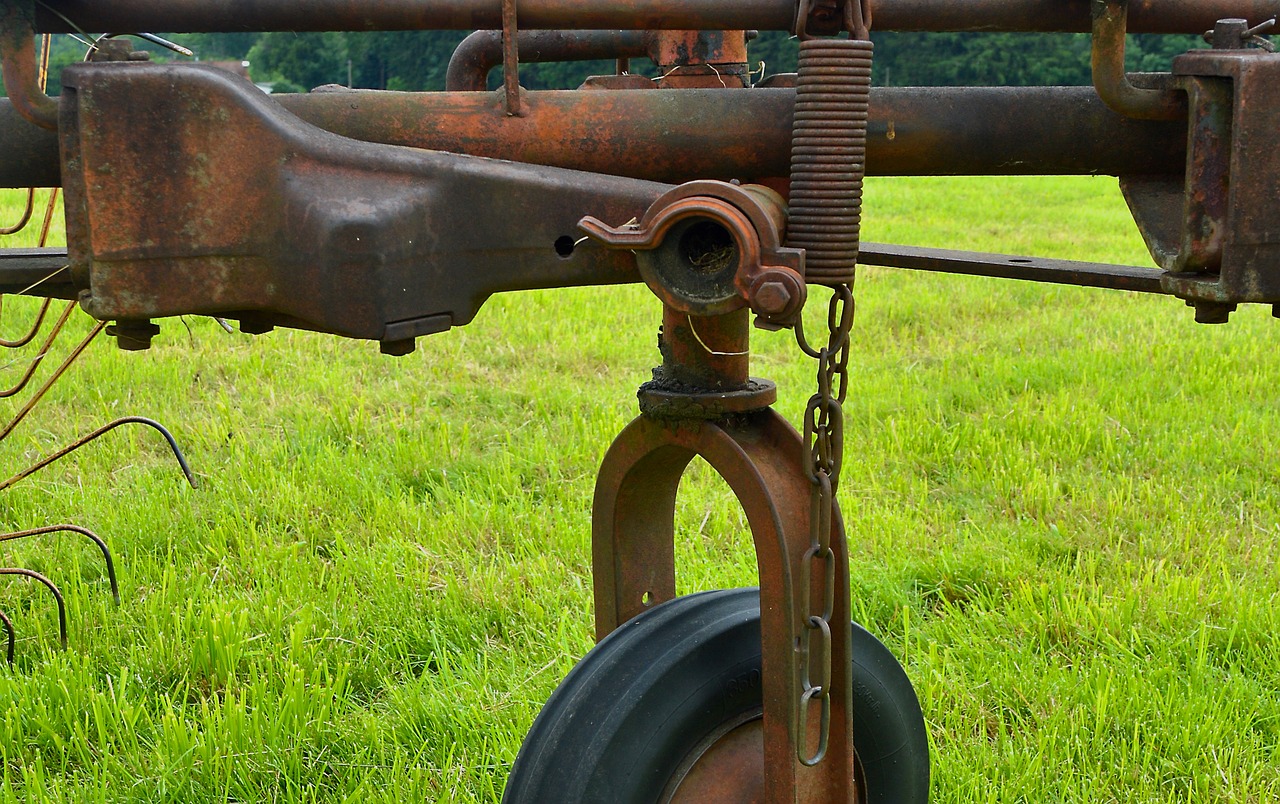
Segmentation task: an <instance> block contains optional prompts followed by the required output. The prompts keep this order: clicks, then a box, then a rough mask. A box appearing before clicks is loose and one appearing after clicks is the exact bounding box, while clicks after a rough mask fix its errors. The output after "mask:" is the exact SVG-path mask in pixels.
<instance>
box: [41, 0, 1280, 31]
mask: <svg viewBox="0 0 1280 804" xmlns="http://www.w3.org/2000/svg"><path fill="white" fill-rule="evenodd" d="M1089 2H1090V0H965V2H957V0H876V2H875V28H876V30H878V31H1043V32H1050V31H1072V32H1079V33H1084V32H1088V31H1089V30H1090V17H1089ZM795 10H796V6H795V2H794V0H734V2H733V3H726V2H724V0H631V1H630V2H626V3H616V2H612V3H610V2H600V0H523V2H521V4H520V27H521V28H525V29H529V30H534V29H560V28H578V29H582V30H588V29H590V30H613V29H620V28H629V29H633V30H649V29H701V30H726V29H738V28H740V29H743V30H750V29H753V28H754V29H759V30H767V31H787V30H790V29H791V26H792V23H793V22H794V17H795ZM1277 14H1280V0H1138V2H1135V3H1134V4H1133V7H1132V9H1131V11H1130V18H1129V30H1130V31H1131V32H1132V33H1183V34H1196V33H1203V32H1204V31H1207V30H1209V29H1210V28H1212V27H1213V23H1214V22H1215V21H1217V20H1219V19H1222V18H1225V17H1243V18H1246V19H1250V20H1262V19H1268V18H1270V17H1273V16H1276V15H1277ZM69 21H71V22H74V23H75V24H76V25H78V26H80V28H82V29H83V30H86V31H121V30H128V31H175V32H187V33H194V32H200V31H212V32H217V31H332V30H351V31H365V30H370V31H371V30H427V29H444V30H474V29H477V28H487V29H497V28H500V27H501V25H502V21H501V15H500V9H499V4H498V3H495V2H493V1H492V0H381V2H378V3H354V2H351V0H306V1H305V2H300V1H299V0H242V1H241V2H236V3H210V2H208V0H167V1H166V2H164V3H157V2H154V0H43V2H42V3H41V4H40V8H39V9H38V11H37V17H36V25H37V29H38V30H39V31H40V32H42V33H72V32H74V30H73V28H72V26H71V24H70V22H69Z"/></svg>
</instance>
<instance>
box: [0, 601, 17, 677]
mask: <svg viewBox="0 0 1280 804" xmlns="http://www.w3.org/2000/svg"><path fill="white" fill-rule="evenodd" d="M0 623H4V630H5V633H7V634H8V635H9V650H8V653H7V654H6V655H7V656H8V659H9V666H10V667H13V643H14V642H16V641H17V636H18V635H17V633H15V632H14V630H13V622H12V621H11V620H10V619H9V615H7V614H5V613H4V612H3V611H0Z"/></svg>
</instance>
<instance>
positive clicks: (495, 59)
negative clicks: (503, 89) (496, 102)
mask: <svg viewBox="0 0 1280 804" xmlns="http://www.w3.org/2000/svg"><path fill="white" fill-rule="evenodd" d="M650 38H651V35H650V34H649V33H648V32H647V31H520V33H519V35H518V36H517V37H516V44H517V47H518V49H519V53H520V61H521V62H524V63H526V64H538V63H541V62H557V61H591V60H594V59H618V58H623V59H627V58H639V57H640V56H643V55H645V53H646V52H647V48H648V43H649V40H650ZM499 64H502V33H501V32H500V31H476V32H475V33H473V34H471V35H470V36H468V37H467V38H466V39H463V40H462V42H460V43H459V44H458V47H457V49H455V50H454V51H453V56H451V57H450V58H449V69H448V71H447V72H446V73H445V77H444V87H445V89H446V90H448V91H451V92H482V91H484V90H485V89H488V77H489V73H490V71H492V70H493V68H495V67H497V66H498V65H499Z"/></svg>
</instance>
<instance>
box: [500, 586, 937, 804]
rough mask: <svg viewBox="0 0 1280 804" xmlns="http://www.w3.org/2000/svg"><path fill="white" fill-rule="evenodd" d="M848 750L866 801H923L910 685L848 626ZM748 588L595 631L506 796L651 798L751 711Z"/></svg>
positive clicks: (923, 747)
mask: <svg viewBox="0 0 1280 804" xmlns="http://www.w3.org/2000/svg"><path fill="white" fill-rule="evenodd" d="M852 628H853V655H854V666H853V679H854V690H853V692H854V750H855V751H856V752H857V755H858V760H859V762H860V763H861V766H862V769H863V772H864V778H865V780H866V792H867V800H868V801H870V802H872V804H890V802H892V804H925V803H926V802H927V801H928V799H929V742H928V734H927V732H926V730H925V725H924V717H923V716H922V714H921V712H920V703H919V701H918V700H917V699H916V694H915V690H913V689H912V687H911V682H910V681H909V680H908V679H907V675H906V673H905V672H904V671H903V670H902V667H901V665H899V664H898V662H897V660H896V659H895V658H894V657H893V654H892V653H890V652H889V650H888V649H887V648H885V646H884V645H882V644H881V643H880V641H879V640H877V639H876V638H875V637H874V636H872V635H871V634H870V633H868V632H867V631H866V630H864V629H863V628H862V627H861V626H858V625H856V624H855V625H853V626H852ZM760 706H761V691H760V598H759V591H758V590H756V589H729V590H723V591H716V592H703V593H700V594H696V595H689V596H687V597H681V598H677V599H675V600H672V601H670V602H667V603H664V604H662V605H660V606H655V607H654V608H653V609H651V610H650V611H646V612H645V613H644V614H641V615H640V616H639V617H636V618H635V619H633V620H631V621H630V622H628V623H626V624H625V625H623V626H622V627H620V628H618V629H617V630H616V631H614V632H613V633H612V634H610V635H609V636H608V637H606V638H605V639H603V640H601V641H600V644H598V645H597V646H596V647H595V648H594V649H593V650H592V651H591V652H590V653H588V654H587V655H586V657H585V658H584V659H583V660H582V661H581V662H579V663H578V665H577V666H575V667H574V668H573V670H571V671H570V672H569V675H568V676H567V677H566V678H565V680H564V682H563V683H561V685H560V686H559V687H557V688H556V691H555V692H554V693H553V694H552V695H551V698H550V699H549V700H548V701H547V704H546V706H544V707H543V709H542V712H541V713H540V714H539V715H538V717H537V719H536V720H535V721H534V724H533V728H532V729H530V730H529V734H528V735H527V736H526V737H525V740H524V744H523V745H521V747H520V753H519V755H518V756H517V757H516V761H515V764H514V765H513V766H512V769H511V777H510V779H509V780H508V782H507V788H506V792H505V793H504V795H503V801H504V802H506V804H547V803H548V802H563V804H606V802H607V804H653V802H655V801H657V800H658V798H659V796H660V795H662V793H663V790H664V788H665V787H666V785H667V783H668V781H669V779H670V778H671V776H672V774H673V773H674V772H675V771H676V769H677V768H678V767H679V766H680V764H681V762H682V761H683V760H684V759H685V758H686V757H687V756H688V755H689V754H690V752H691V751H692V750H693V749H694V748H695V747H696V746H697V745H698V744H699V743H700V742H702V741H703V740H704V739H705V738H707V737H708V736H709V735H711V734H713V733H714V732H715V731H716V730H717V729H718V728H720V727H721V726H722V725H724V724H726V723H728V722H729V721H731V720H733V719H735V718H740V717H742V716H743V715H744V714H747V713H749V712H751V711H752V710H755V711H759V709H760Z"/></svg>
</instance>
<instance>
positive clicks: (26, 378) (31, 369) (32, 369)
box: [0, 299, 76, 399]
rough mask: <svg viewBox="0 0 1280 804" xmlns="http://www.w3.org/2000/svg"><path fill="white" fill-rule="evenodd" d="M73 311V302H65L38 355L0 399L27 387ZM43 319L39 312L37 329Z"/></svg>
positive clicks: (2, 393) (42, 313)
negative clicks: (20, 377) (65, 305)
mask: <svg viewBox="0 0 1280 804" xmlns="http://www.w3.org/2000/svg"><path fill="white" fill-rule="evenodd" d="M48 302H49V300H48V299H46V300H45V307H44V309H45V310H47V309H49V305H48ZM75 309H76V303H75V302H67V308H66V309H65V310H63V311H62V315H61V316H59V318H58V320H57V322H56V323H54V325H53V329H51V330H49V335H48V336H47V337H46V338H45V339H44V345H43V346H41V347H40V351H39V353H37V354H36V356H35V357H34V358H32V359H31V364H30V365H29V366H27V370H26V371H25V372H24V373H23V375H22V379H20V380H18V384H17V385H15V386H13V387H12V388H6V389H5V390H3V391H0V399H8V398H9V397H11V396H13V395H14V394H16V393H18V392H19V391H21V390H22V389H23V388H26V387H27V383H29V382H31V378H32V377H34V376H35V374H36V369H38V368H40V364H41V363H43V362H44V359H45V357H46V356H47V355H48V354H49V349H51V348H52V347H53V342H54V341H55V340H57V339H58V336H59V335H61V334H62V330H63V328H65V327H66V325H67V319H69V318H71V313H72V311H73V310H75ZM43 318H44V312H43V311H41V313H40V318H37V319H36V326H37V327H38V326H40V320H41V319H43ZM34 333H35V330H32V334H34ZM0 345H3V346H8V345H9V344H7V343H3V342H0Z"/></svg>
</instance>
